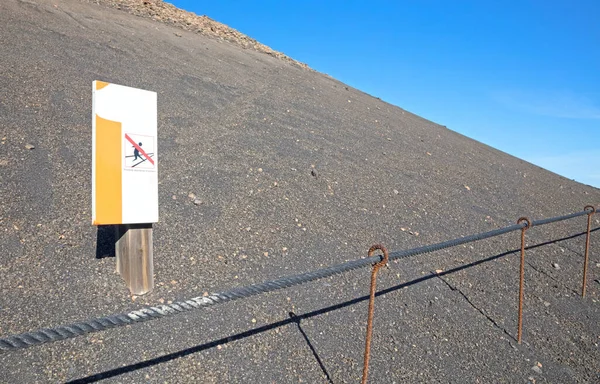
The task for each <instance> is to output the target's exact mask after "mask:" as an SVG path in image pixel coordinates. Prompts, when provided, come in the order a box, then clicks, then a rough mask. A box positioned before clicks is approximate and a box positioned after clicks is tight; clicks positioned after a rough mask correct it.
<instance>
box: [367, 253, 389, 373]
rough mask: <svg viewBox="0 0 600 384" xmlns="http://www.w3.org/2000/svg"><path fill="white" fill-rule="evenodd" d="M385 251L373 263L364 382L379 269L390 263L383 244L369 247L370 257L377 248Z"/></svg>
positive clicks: (369, 353)
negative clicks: (381, 258) (381, 256)
mask: <svg viewBox="0 0 600 384" xmlns="http://www.w3.org/2000/svg"><path fill="white" fill-rule="evenodd" d="M378 249H379V250H381V251H382V252H383V260H381V261H380V262H379V263H376V264H375V265H373V271H372V272H371V296H370V299H369V317H368V319H367V337H366V340H365V360H364V365H363V375H362V384H366V383H367V377H368V375H369V359H370V357H371V336H372V334H373V315H374V313H375V285H376V284H377V271H379V268H381V267H383V266H384V265H386V264H387V263H388V259H389V255H388V251H387V249H386V248H385V247H384V246H383V245H381V244H375V245H374V246H372V247H371V248H370V249H369V257H371V256H373V253H374V252H375V251H376V250H378Z"/></svg>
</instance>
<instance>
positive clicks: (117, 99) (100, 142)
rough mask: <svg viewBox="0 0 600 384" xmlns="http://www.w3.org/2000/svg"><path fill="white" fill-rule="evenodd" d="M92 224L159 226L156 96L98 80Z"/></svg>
mask: <svg viewBox="0 0 600 384" xmlns="http://www.w3.org/2000/svg"><path fill="white" fill-rule="evenodd" d="M92 99H93V105H92V109H93V111H92V119H93V123H92V222H93V224H95V225H105V224H139V223H155V222H158V148H157V129H156V120H157V112H156V105H157V101H156V99H157V97H156V93H155V92H150V91H144V90H141V89H136V88H130V87H125V86H122V85H116V84H109V83H105V82H101V81H94V85H93V97H92Z"/></svg>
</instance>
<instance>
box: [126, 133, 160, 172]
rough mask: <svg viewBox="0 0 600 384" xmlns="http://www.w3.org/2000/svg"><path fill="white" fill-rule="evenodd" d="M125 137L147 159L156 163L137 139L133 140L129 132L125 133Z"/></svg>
mask: <svg viewBox="0 0 600 384" xmlns="http://www.w3.org/2000/svg"><path fill="white" fill-rule="evenodd" d="M125 138H126V139H127V140H128V141H129V142H130V143H131V144H132V145H133V146H134V147H135V149H137V150H138V151H139V152H140V153H141V154H142V156H144V157H145V158H146V160H148V161H149V162H150V163H152V165H154V160H152V158H151V157H150V156H148V154H147V153H146V152H145V151H144V150H143V149H142V147H140V146H139V145H137V144H136V143H135V141H133V140H131V137H129V135H128V134H125Z"/></svg>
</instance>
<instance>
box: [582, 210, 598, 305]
mask: <svg viewBox="0 0 600 384" xmlns="http://www.w3.org/2000/svg"><path fill="white" fill-rule="evenodd" d="M588 209H591V212H590V213H588V220H587V236H586V237H585V258H584V261H583V283H582V285H581V297H585V288H586V286H587V266H588V259H589V253H590V229H591V227H592V215H593V214H594V212H596V208H594V207H593V206H592V205H586V206H585V208H584V209H583V210H584V211H587V210H588Z"/></svg>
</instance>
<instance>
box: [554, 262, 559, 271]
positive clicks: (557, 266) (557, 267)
mask: <svg viewBox="0 0 600 384" xmlns="http://www.w3.org/2000/svg"><path fill="white" fill-rule="evenodd" d="M552 266H553V267H554V269H557V270H558V269H560V265H558V263H552Z"/></svg>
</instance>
